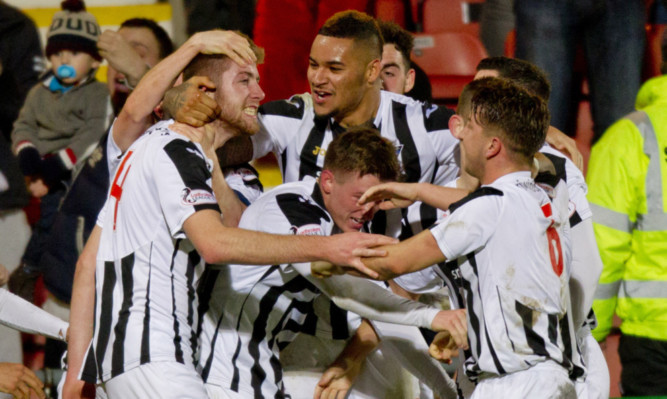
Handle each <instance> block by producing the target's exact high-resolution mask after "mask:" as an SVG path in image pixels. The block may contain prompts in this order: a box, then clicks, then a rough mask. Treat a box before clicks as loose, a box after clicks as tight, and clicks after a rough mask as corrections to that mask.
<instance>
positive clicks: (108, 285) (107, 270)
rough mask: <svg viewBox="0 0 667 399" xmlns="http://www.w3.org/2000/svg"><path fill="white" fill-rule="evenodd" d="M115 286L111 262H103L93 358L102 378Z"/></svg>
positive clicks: (109, 333)
mask: <svg viewBox="0 0 667 399" xmlns="http://www.w3.org/2000/svg"><path fill="white" fill-rule="evenodd" d="M115 285H116V269H115V266H114V263H113V262H104V282H103V283H102V309H101V310H100V318H99V320H100V328H99V332H98V334H97V346H96V347H95V356H96V359H97V370H98V371H99V373H100V379H101V378H102V363H103V362H104V355H105V354H106V350H107V344H108V343H109V337H110V336H111V323H112V320H113V287H114V286H115Z"/></svg>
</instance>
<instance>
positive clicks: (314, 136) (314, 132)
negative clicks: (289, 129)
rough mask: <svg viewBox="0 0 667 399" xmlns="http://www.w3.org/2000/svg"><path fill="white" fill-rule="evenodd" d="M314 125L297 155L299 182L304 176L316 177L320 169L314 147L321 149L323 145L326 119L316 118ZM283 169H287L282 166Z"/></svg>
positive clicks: (317, 152) (317, 153) (317, 154)
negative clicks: (299, 161) (298, 160)
mask: <svg viewBox="0 0 667 399" xmlns="http://www.w3.org/2000/svg"><path fill="white" fill-rule="evenodd" d="M314 122H315V124H314V125H313V128H312V129H310V132H309V133H308V138H307V139H306V142H305V144H304V145H303V148H301V154H299V159H300V160H301V163H300V164H299V180H303V178H304V177H305V176H312V177H317V174H318V172H319V171H320V167H319V166H318V165H317V157H318V156H319V154H320V152H319V151H317V148H316V147H320V148H321V147H322V143H324V135H325V131H326V128H327V124H328V123H329V122H328V121H327V118H318V117H315V119H314ZM283 169H285V170H286V169H287V165H285V164H283Z"/></svg>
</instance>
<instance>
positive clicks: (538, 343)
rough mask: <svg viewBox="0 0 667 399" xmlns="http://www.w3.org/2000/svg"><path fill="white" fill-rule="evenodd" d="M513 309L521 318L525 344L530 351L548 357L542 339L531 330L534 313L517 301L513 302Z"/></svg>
mask: <svg viewBox="0 0 667 399" xmlns="http://www.w3.org/2000/svg"><path fill="white" fill-rule="evenodd" d="M514 309H515V310H516V312H517V313H518V314H519V317H521V321H522V322H523V331H524V333H526V342H527V343H528V346H530V349H532V350H533V352H534V353H535V354H536V355H540V356H544V357H549V352H548V351H547V346H546V344H545V342H544V339H543V338H542V337H540V335H539V334H538V333H536V332H535V330H534V329H533V312H535V311H534V310H533V309H531V308H529V307H528V306H526V305H524V304H523V303H521V302H519V301H514Z"/></svg>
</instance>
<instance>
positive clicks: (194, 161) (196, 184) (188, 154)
mask: <svg viewBox="0 0 667 399" xmlns="http://www.w3.org/2000/svg"><path fill="white" fill-rule="evenodd" d="M164 151H165V152H166V153H167V155H168V156H169V159H171V161H172V162H173V163H174V166H175V167H176V170H177V171H178V174H179V175H180V176H181V179H182V180H183V183H184V184H185V187H187V188H189V189H190V190H204V191H207V192H209V193H211V194H213V189H212V188H211V187H210V186H209V185H208V184H206V181H207V180H208V179H210V178H211V172H209V170H208V168H207V167H206V161H205V160H204V155H203V154H202V153H201V152H200V151H199V149H197V146H196V145H195V144H194V143H193V142H191V141H185V140H172V141H170V142H169V143H168V144H167V145H165V146H164ZM194 208H195V210H196V211H201V210H203V209H212V210H214V211H217V212H220V207H218V204H217V203H216V204H209V203H204V204H195V205H194Z"/></svg>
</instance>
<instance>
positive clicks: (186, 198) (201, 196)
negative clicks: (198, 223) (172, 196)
mask: <svg viewBox="0 0 667 399" xmlns="http://www.w3.org/2000/svg"><path fill="white" fill-rule="evenodd" d="M181 202H182V204H183V205H200V204H215V203H217V201H216V200H215V196H214V195H213V194H211V193H209V192H208V191H206V190H191V189H189V188H187V187H186V188H184V189H183V191H182V193H181Z"/></svg>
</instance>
